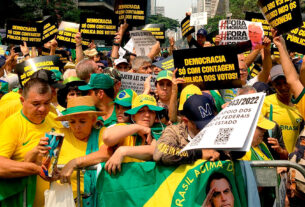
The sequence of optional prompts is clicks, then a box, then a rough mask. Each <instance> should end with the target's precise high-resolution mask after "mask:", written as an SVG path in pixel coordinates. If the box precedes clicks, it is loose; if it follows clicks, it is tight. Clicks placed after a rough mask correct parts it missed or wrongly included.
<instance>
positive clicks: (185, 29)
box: [181, 16, 195, 37]
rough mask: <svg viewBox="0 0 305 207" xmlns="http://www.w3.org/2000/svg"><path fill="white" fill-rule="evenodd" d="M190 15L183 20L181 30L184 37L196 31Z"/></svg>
mask: <svg viewBox="0 0 305 207" xmlns="http://www.w3.org/2000/svg"><path fill="white" fill-rule="evenodd" d="M190 23H191V20H190V16H187V17H185V18H184V19H183V20H182V22H181V32H182V36H183V37H187V36H189V35H190V34H192V33H194V32H195V27H193V26H191V24H190Z"/></svg>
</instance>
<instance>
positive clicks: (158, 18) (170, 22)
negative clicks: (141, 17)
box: [147, 14, 180, 31]
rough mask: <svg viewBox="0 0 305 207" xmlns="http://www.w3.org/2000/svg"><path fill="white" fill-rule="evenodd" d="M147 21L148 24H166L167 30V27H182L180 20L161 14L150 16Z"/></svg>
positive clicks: (172, 28)
mask: <svg viewBox="0 0 305 207" xmlns="http://www.w3.org/2000/svg"><path fill="white" fill-rule="evenodd" d="M147 23H148V24H164V27H165V31H166V30H167V29H171V30H175V31H177V27H180V24H179V22H178V20H176V19H171V18H168V17H164V16H162V15H160V14H158V15H151V16H149V17H148V19H147Z"/></svg>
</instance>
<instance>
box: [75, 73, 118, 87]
mask: <svg viewBox="0 0 305 207" xmlns="http://www.w3.org/2000/svg"><path fill="white" fill-rule="evenodd" d="M113 85H114V82H113V80H112V78H110V76H109V75H107V74H103V73H92V74H91V77H90V80H89V83H88V84H87V85H84V86H79V87H78V89H79V90H81V91H88V90H92V89H109V88H112V87H113Z"/></svg>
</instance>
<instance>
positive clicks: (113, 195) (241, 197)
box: [97, 160, 248, 207]
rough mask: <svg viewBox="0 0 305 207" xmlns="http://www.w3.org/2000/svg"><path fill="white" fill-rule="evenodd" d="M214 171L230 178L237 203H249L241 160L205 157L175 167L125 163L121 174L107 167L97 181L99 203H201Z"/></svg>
mask: <svg viewBox="0 0 305 207" xmlns="http://www.w3.org/2000/svg"><path fill="white" fill-rule="evenodd" d="M102 165H104V164H102ZM102 167H103V166H102ZM214 173H218V174H223V175H224V176H225V177H226V178H227V180H228V181H229V183H230V186H231V191H232V194H233V196H234V206H235V207H237V206H242V207H244V206H248V204H247V195H246V192H247V191H246V187H245V184H244V179H243V173H242V172H241V167H240V163H239V161H238V162H234V163H233V162H231V161H216V162H207V161H204V160H198V161H196V162H195V163H193V164H191V165H180V166H171V167H168V166H160V165H158V164H156V163H155V162H142V163H125V164H123V165H122V171H121V172H120V173H119V174H117V175H109V174H108V173H107V172H106V171H105V170H104V168H103V170H102V171H101V173H100V174H99V176H98V181H97V192H98V200H99V206H146V207H148V206H201V205H202V204H203V202H204V200H205V198H206V195H207V194H208V192H206V191H207V185H208V182H209V177H210V176H211V175H213V174H214Z"/></svg>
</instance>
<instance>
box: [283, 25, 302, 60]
mask: <svg viewBox="0 0 305 207" xmlns="http://www.w3.org/2000/svg"><path fill="white" fill-rule="evenodd" d="M285 40H286V45H287V49H288V50H289V51H292V52H299V53H302V54H304V53H305V22H303V25H302V26H301V27H299V28H296V29H293V30H291V31H290V32H289V33H288V34H287V36H286V37H285Z"/></svg>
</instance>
